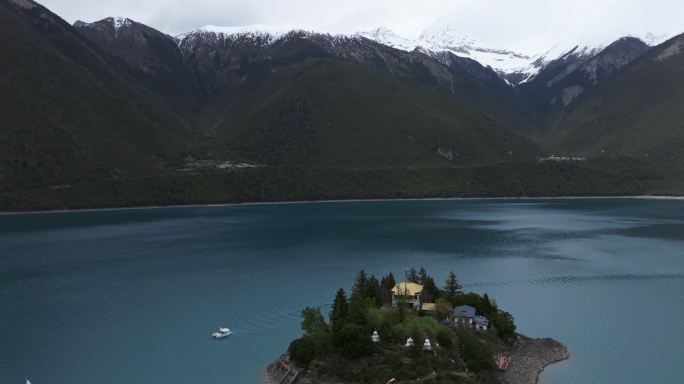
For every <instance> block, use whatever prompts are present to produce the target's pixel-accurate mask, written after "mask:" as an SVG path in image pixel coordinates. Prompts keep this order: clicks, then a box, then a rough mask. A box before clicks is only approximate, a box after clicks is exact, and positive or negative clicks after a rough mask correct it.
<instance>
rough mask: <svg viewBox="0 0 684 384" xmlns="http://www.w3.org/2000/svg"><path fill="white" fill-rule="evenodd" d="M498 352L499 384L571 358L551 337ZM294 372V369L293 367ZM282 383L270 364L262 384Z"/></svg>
mask: <svg viewBox="0 0 684 384" xmlns="http://www.w3.org/2000/svg"><path fill="white" fill-rule="evenodd" d="M499 353H501V354H504V355H506V356H508V357H509V360H510V363H509V365H508V368H507V369H506V370H505V371H504V372H503V373H502V375H501V376H500V377H499V383H501V384H536V383H537V382H538V381H539V375H540V374H541V372H542V371H543V370H544V368H546V367H547V366H549V365H551V364H554V363H557V362H560V361H563V360H567V359H568V358H570V352H569V351H568V348H567V347H566V346H565V345H563V344H562V343H560V342H559V341H556V340H554V339H551V338H543V339H533V338H530V337H527V336H525V335H519V337H518V340H517V341H516V342H515V343H514V344H513V345H510V346H503V347H502V348H501V350H500V351H499ZM292 368H293V370H296V369H297V368H296V367H294V366H293V367H292ZM288 381H289V380H283V372H282V370H281V369H280V364H279V362H278V361H275V362H273V363H271V364H270V365H269V366H268V367H267V368H266V371H265V372H264V383H265V384H279V383H282V382H285V383H287V382H288ZM296 383H299V384H350V383H343V382H340V381H337V380H334V379H330V380H324V381H321V380H320V379H319V380H313V379H312V378H310V377H307V376H306V374H302V375H299V377H298V378H297V381H296Z"/></svg>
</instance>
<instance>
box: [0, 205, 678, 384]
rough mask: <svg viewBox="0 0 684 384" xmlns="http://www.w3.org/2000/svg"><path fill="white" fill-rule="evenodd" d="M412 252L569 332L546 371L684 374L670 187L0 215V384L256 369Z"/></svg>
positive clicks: (574, 378)
mask: <svg viewBox="0 0 684 384" xmlns="http://www.w3.org/2000/svg"><path fill="white" fill-rule="evenodd" d="M421 265H423V266H425V267H426V268H427V269H428V272H429V273H431V274H432V275H433V276H434V277H435V278H436V280H438V281H443V280H444V279H445V277H446V275H447V274H448V272H449V271H451V270H453V271H455V272H456V273H457V274H458V275H459V276H460V278H461V280H462V281H463V283H464V285H465V287H466V289H469V290H473V291H477V292H481V293H484V292H487V293H489V295H490V296H492V297H494V298H495V299H496V300H497V302H498V303H499V305H500V306H501V307H503V308H504V309H506V310H508V311H510V312H511V313H512V314H513V315H514V316H515V318H516V322H517V324H518V329H519V331H521V332H523V333H526V334H528V335H530V336H537V337H542V336H549V337H553V338H556V339H558V340H560V341H561V342H563V343H565V344H566V345H567V346H568V347H569V349H570V352H571V353H572V358H571V359H570V360H568V361H566V362H563V363H560V364H556V365H553V366H551V367H549V368H548V369H547V370H546V371H545V372H544V373H543V375H542V380H541V381H542V383H543V384H552V383H553V384H556V383H558V384H561V383H585V384H589V383H635V384H636V383H681V382H684V364H682V362H683V361H684V359H683V358H682V356H681V352H682V351H684V200H679V201H678V200H647V199H538V200H432V201H376V202H346V203H343V202H330V203H306V204H282V205H245V206H222V207H183V208H161V209H132V210H118V211H90V212H69V213H47V214H24V215H0V383H3V384H11V383H22V384H23V383H24V380H25V379H26V378H29V379H30V380H31V382H32V383H33V384H42V383H51V384H67V383H68V384H79V383H104V384H107V383H164V384H174V383H252V382H259V381H260V380H261V379H262V377H263V373H262V371H263V367H264V366H265V365H266V364H267V363H268V362H270V361H272V360H273V359H275V358H277V357H278V356H279V354H280V353H281V352H282V351H284V350H285V349H286V348H287V345H288V343H289V341H290V340H291V339H293V338H294V337H296V336H297V335H298V334H299V333H300V331H299V312H298V311H299V310H300V309H301V308H303V307H305V306H312V305H327V304H328V303H329V301H330V300H331V299H332V297H333V295H334V293H335V291H336V290H337V288H338V287H345V288H348V287H349V286H350V284H351V281H352V280H353V278H354V275H355V273H356V272H357V271H358V270H360V269H365V270H366V271H367V272H369V273H375V274H377V275H380V274H383V273H385V272H387V271H393V272H395V273H396V274H401V273H402V271H404V269H405V268H406V267H410V266H421ZM324 312H327V308H324ZM219 325H221V326H227V327H230V328H231V329H233V331H234V332H235V334H234V335H233V336H231V337H230V338H229V339H227V340H224V341H214V340H212V339H210V337H209V336H210V334H211V332H213V331H214V329H215V328H217V327H218V326H219Z"/></svg>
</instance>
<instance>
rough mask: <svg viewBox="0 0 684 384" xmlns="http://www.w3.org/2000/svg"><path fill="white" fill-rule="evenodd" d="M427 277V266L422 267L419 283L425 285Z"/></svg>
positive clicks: (419, 273) (419, 272)
mask: <svg viewBox="0 0 684 384" xmlns="http://www.w3.org/2000/svg"><path fill="white" fill-rule="evenodd" d="M427 278H428V274H427V271H426V270H425V267H420V270H419V271H418V283H420V284H422V285H424V284H425V281H426V280H427Z"/></svg>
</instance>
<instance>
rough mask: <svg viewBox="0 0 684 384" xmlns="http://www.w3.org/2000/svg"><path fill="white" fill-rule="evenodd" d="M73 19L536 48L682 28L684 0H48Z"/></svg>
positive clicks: (174, 30) (178, 29)
mask: <svg viewBox="0 0 684 384" xmlns="http://www.w3.org/2000/svg"><path fill="white" fill-rule="evenodd" d="M42 3H43V5H45V6H47V7H48V8H50V9H52V10H53V11H54V12H56V13H57V14H59V15H60V16H62V17H64V18H65V19H66V20H68V21H70V22H73V21H75V20H77V19H81V20H84V21H94V20H99V19H102V18H104V17H107V16H125V17H130V18H132V19H134V20H137V21H140V22H143V23H145V24H148V25H150V26H153V27H155V28H157V29H160V30H162V31H164V32H166V33H169V34H173V35H175V34H180V33H183V32H187V31H190V30H193V29H195V28H198V27H200V26H203V25H208V24H211V25H222V26H239V25H250V24H270V25H286V26H290V25H296V26H299V27H301V28H303V29H314V30H322V31H328V32H355V31H359V30H368V29H371V28H374V27H378V26H384V27H387V28H390V29H392V30H395V31H396V32H398V33H400V34H403V35H406V36H409V37H410V36H412V35H417V34H419V33H420V31H421V30H422V29H424V28H426V27H428V26H430V25H432V24H434V23H437V24H449V25H451V26H452V27H454V28H455V29H458V30H460V31H463V32H466V33H469V34H470V35H472V36H473V37H475V38H477V39H479V40H482V41H485V42H488V43H490V44H494V45H499V46H504V47H509V48H512V49H517V50H520V51H523V52H528V53H533V52H535V51H538V50H542V49H545V48H547V47H549V46H550V45H552V44H553V43H555V42H556V41H558V40H561V39H563V38H567V37H569V36H574V35H584V36H588V37H591V36H594V35H597V34H605V33H606V32H610V31H624V33H625V34H629V33H635V34H645V33H647V32H653V33H657V34H661V33H668V34H671V35H672V34H676V33H681V32H684V22H683V21H682V20H684V2H682V1H680V0H677V1H675V0H659V1H657V2H656V1H653V0H575V1H566V2H560V1H548V0H524V1H523V0H521V1H511V0H486V1H485V0H421V1H415V0H373V1H368V0H346V1H339V0H334V1H331V0H297V1H294V0H256V1H255V0H252V1H247V0H147V1H141V0H118V1H116V2H95V1H92V0H43V1H42Z"/></svg>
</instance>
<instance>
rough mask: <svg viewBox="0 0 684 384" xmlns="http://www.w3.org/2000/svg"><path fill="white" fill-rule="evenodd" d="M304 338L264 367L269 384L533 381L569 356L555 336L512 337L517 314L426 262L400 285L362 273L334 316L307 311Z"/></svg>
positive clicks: (338, 299) (341, 293)
mask: <svg viewBox="0 0 684 384" xmlns="http://www.w3.org/2000/svg"><path fill="white" fill-rule="evenodd" d="M301 315H302V330H303V332H304V334H303V336H302V337H300V338H298V339H296V340H294V341H292V342H291V343H290V346H289V348H288V350H287V352H285V353H284V354H283V355H282V356H281V357H280V358H279V359H278V360H277V361H275V362H274V363H272V364H271V365H269V366H268V368H267V370H266V379H265V381H266V382H267V383H269V384H270V383H273V384H281V383H288V384H291V383H300V384H302V383H307V384H308V383H322V384H333V383H334V384H344V383H483V384H485V383H507V384H508V383H510V384H528V383H529V384H534V383H536V382H537V380H538V378H539V374H540V373H541V371H542V370H543V369H544V367H545V366H547V365H549V364H552V363H555V362H558V361H561V360H565V359H567V358H568V357H569V356H570V354H569V352H568V350H567V348H566V347H565V346H564V345H563V344H561V343H559V342H558V341H555V340H553V339H532V338H529V337H526V336H524V335H520V334H518V333H516V326H515V323H514V320H513V316H512V315H511V314H510V313H508V312H506V311H504V310H502V309H500V308H499V307H498V305H497V303H496V301H495V300H493V299H491V298H490V297H489V296H488V295H487V294H486V293H485V294H484V295H480V294H477V293H473V292H468V293H466V292H463V290H462V286H461V284H460V283H459V280H458V278H457V276H456V274H455V273H453V272H451V273H450V274H449V276H448V278H447V279H446V282H445V283H444V285H443V287H442V288H439V287H438V286H437V284H436V283H435V280H434V279H433V278H432V277H431V276H430V275H428V274H427V271H426V270H425V268H422V267H421V268H420V269H416V268H411V269H409V270H407V271H406V273H405V276H404V280H403V281H400V282H397V281H396V280H395V277H394V275H393V274H392V273H389V274H387V275H386V276H384V277H382V278H381V279H380V280H378V279H377V278H376V277H375V276H373V275H371V276H368V275H367V274H366V273H365V272H364V271H360V272H359V273H358V274H357V276H356V279H355V281H354V284H353V287H352V289H351V294H350V295H349V296H348V295H347V293H346V292H345V290H344V289H343V288H340V289H339V290H338V291H337V293H336V295H335V298H334V300H333V303H332V305H331V308H330V313H329V316H328V321H326V319H325V317H324V316H323V314H322V313H321V309H320V308H319V307H307V308H305V309H304V310H302V313H301Z"/></svg>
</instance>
